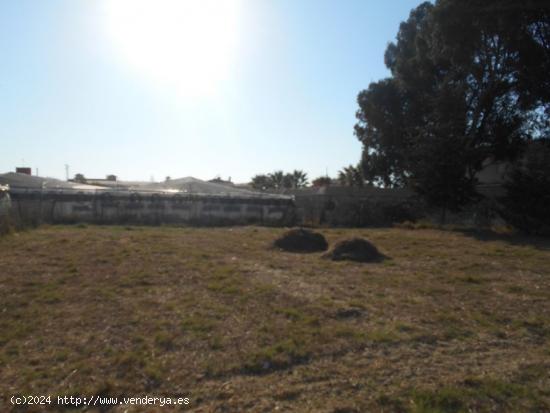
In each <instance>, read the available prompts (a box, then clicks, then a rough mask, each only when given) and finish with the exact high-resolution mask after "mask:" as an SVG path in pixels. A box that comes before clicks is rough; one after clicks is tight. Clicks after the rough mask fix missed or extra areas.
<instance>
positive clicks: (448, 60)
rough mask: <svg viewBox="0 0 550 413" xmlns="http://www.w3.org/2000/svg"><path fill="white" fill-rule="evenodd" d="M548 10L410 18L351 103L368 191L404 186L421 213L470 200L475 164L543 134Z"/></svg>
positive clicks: (532, 4) (431, 10) (533, 6)
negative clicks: (382, 72)
mask: <svg viewBox="0 0 550 413" xmlns="http://www.w3.org/2000/svg"><path fill="white" fill-rule="evenodd" d="M549 16H550V13H549V5H548V2H543V1H534V0H533V1H525V2H517V1H511V0H504V1H502V0H499V1H497V0H488V1H481V0H437V1H436V2H435V4H431V3H429V2H426V3H423V4H421V5H420V6H418V7H417V8H416V9H414V10H413V11H412V12H411V14H410V17H409V19H408V20H407V21H406V22H403V23H402V24H401V26H400V28H399V33H398V35H397V41H396V42H395V43H391V44H390V45H389V46H388V48H387V50H386V54H385V62H386V65H387V67H388V68H389V69H390V71H391V74H392V76H391V77H390V78H388V79H384V80H381V81H379V82H375V83H372V84H371V85H370V86H369V88H368V89H367V90H364V91H362V92H361V93H360V94H359V96H358V104H359V111H358V112H357V118H358V123H357V124H356V127H355V133H356V135H357V137H358V138H359V140H360V141H361V142H362V144H363V155H362V160H361V167H362V169H363V175H364V177H365V179H366V180H367V181H368V182H373V183H375V184H379V185H384V186H387V187H391V186H404V185H411V186H412V187H413V188H415V189H416V190H417V191H418V192H419V193H420V194H422V195H423V196H424V197H425V198H426V199H427V200H428V201H429V202H430V203H431V204H433V205H436V206H439V207H442V208H444V209H459V208H460V207H461V206H463V205H464V204H466V203H468V202H469V201H470V200H472V199H474V198H475V197H476V194H475V184H476V180H475V176H476V173H477V172H478V171H479V170H480V169H481V167H482V163H483V161H484V160H485V159H486V158H488V157H489V156H491V157H493V158H495V159H514V158H515V157H517V156H518V155H519V154H520V153H521V150H522V147H523V143H524V142H525V141H526V140H527V139H528V138H529V137H536V136H540V135H542V134H544V133H545V130H547V129H548V116H549V114H550V88H549V80H548V76H547V75H546V73H548V72H550V19H549Z"/></svg>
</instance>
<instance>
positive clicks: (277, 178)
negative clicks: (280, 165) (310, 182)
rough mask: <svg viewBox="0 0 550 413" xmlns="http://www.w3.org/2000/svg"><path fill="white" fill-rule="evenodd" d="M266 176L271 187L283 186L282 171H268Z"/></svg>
mask: <svg viewBox="0 0 550 413" xmlns="http://www.w3.org/2000/svg"><path fill="white" fill-rule="evenodd" d="M268 176H269V180H270V182H271V185H272V187H273V188H275V189H281V188H283V187H284V183H285V174H284V172H283V171H275V172H273V173H270V174H269V175H268Z"/></svg>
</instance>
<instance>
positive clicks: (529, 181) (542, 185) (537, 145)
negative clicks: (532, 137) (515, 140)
mask: <svg viewBox="0 0 550 413" xmlns="http://www.w3.org/2000/svg"><path fill="white" fill-rule="evenodd" d="M505 188H506V191H507V194H506V196H505V197H504V198H502V199H501V202H502V208H501V215H502V217H503V218H504V219H505V220H506V221H507V222H508V223H509V224H510V225H512V226H513V227H514V228H516V229H519V230H520V231H523V232H526V233H528V234H538V235H543V234H544V235H550V214H548V208H549V207H550V140H548V139H546V140H542V139H541V140H537V141H534V142H532V143H531V144H530V145H529V146H528V148H527V150H526V152H525V154H524V156H523V157H522V158H521V159H520V160H518V161H517V162H516V163H515V164H514V166H513V168H512V170H511V171H510V173H509V177H508V182H507V183H506V185H505Z"/></svg>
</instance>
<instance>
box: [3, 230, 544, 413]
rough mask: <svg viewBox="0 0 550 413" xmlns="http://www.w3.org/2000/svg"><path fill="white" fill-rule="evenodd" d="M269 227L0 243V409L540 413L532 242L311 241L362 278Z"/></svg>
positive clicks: (446, 238)
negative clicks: (297, 249)
mask: <svg viewBox="0 0 550 413" xmlns="http://www.w3.org/2000/svg"><path fill="white" fill-rule="evenodd" d="M284 231H285V229H282V228H281V229H273V228H259V227H234V228H176V227H108V226H85V225H77V226H45V227H40V228H38V229H35V230H29V231H26V232H21V233H16V234H11V235H8V236H5V237H2V238H0V412H6V411H7V412H29V411H31V412H33V411H36V412H39V411H66V410H69V406H64V407H63V406H58V405H56V404H55V403H52V404H51V405H42V406H28V405H27V406H14V405H13V404H11V402H10V397H11V396H12V395H50V396H51V397H52V398H54V397H57V396H65V395H67V396H71V395H73V396H79V395H80V396H85V395H88V396H90V397H91V396H96V395H100V396H102V397H111V396H112V397H123V396H127V397H140V396H145V395H148V396H153V397H155V396H156V397H174V398H177V397H182V398H183V397H188V398H189V405H187V406H178V407H174V406H163V407H161V406H159V405H156V406H152V405H149V406H136V405H128V404H124V405H115V406H110V407H107V406H106V407H102V408H99V407H97V406H96V407H88V406H80V407H79V408H78V409H77V410H75V409H74V407H73V410H72V411H90V412H100V411H108V412H171V411H193V412H272V411H280V412H326V413H352V412H468V411H471V412H549V411H550V373H549V372H550V241H548V240H546V241H545V240H542V239H536V238H523V237H516V236H511V235H496V234H477V233H466V232H458V231H454V232H453V231H439V230H430V229H422V230H408V229H398V228H389V229H321V230H319V231H320V232H321V233H322V234H323V235H324V236H325V237H326V238H327V240H328V241H329V244H330V245H333V244H334V243H335V242H336V241H338V240H340V239H344V238H351V237H365V238H367V239H369V240H370V241H372V242H373V243H374V245H376V247H377V248H378V249H379V250H380V252H381V253H382V254H384V256H385V257H387V258H386V259H385V260H384V261H382V262H378V263H369V264H365V263H354V262H346V261H342V262H333V261H330V260H326V259H322V258H321V255H322V253H314V254H296V253H285V252H281V251H277V250H275V249H273V248H271V244H272V242H273V240H274V239H275V238H277V237H278V236H280V235H281V234H282V233H283V232H284Z"/></svg>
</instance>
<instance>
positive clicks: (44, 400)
mask: <svg viewBox="0 0 550 413" xmlns="http://www.w3.org/2000/svg"><path fill="white" fill-rule="evenodd" d="M10 402H11V404H13V405H28V406H30V405H58V406H73V407H80V406H113V405H125V404H126V405H143V406H147V405H156V406H178V405H179V406H185V405H188V404H190V402H191V401H190V399H189V397H164V396H161V397H159V396H140V397H112V396H111V397H109V396H54V397H52V396H29V395H28V396H11V398H10Z"/></svg>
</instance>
